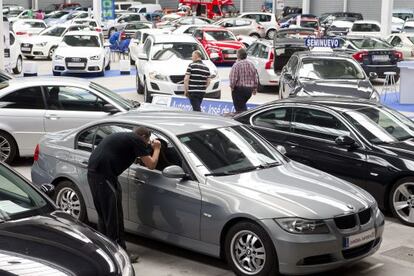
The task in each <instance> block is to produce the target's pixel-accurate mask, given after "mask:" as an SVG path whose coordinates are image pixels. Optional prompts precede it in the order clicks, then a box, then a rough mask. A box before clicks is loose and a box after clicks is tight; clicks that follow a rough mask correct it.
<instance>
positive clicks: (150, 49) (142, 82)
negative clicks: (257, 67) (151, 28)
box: [136, 34, 221, 102]
mask: <svg viewBox="0 0 414 276" xmlns="http://www.w3.org/2000/svg"><path fill="white" fill-rule="evenodd" d="M195 50H199V51H201V53H202V54H203V58H202V59H203V63H204V64H205V65H206V66H208V68H209V69H210V74H211V83H210V85H209V86H208V87H207V90H206V95H205V96H206V97H207V98H220V96H221V87H220V78H219V75H218V71H217V68H216V66H215V65H214V63H213V62H211V60H210V58H209V57H208V55H207V53H206V51H205V50H204V48H203V46H202V45H201V44H200V43H199V42H198V41H197V40H196V39H195V38H194V37H193V36H189V35H165V34H164V35H150V36H149V37H148V38H147V39H146V40H145V43H144V47H142V48H141V51H140V52H139V55H138V57H139V59H138V61H137V63H136V68H137V70H136V71H137V76H136V84H137V92H138V94H144V99H145V101H146V102H151V101H152V97H153V96H154V95H156V94H158V95H183V94H184V76H185V73H186V71H187V68H188V65H189V64H190V63H191V62H192V61H191V55H192V52H193V51H195Z"/></svg>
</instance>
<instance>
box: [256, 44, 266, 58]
mask: <svg viewBox="0 0 414 276" xmlns="http://www.w3.org/2000/svg"><path fill="white" fill-rule="evenodd" d="M257 48H258V51H257V57H258V58H263V59H267V57H268V56H269V51H268V48H267V46H266V45H263V44H259V47H257Z"/></svg>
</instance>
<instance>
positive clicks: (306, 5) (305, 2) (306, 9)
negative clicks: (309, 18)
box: [302, 0, 311, 14]
mask: <svg viewBox="0 0 414 276" xmlns="http://www.w3.org/2000/svg"><path fill="white" fill-rule="evenodd" d="M310 2H311V1H310V0H302V13H303V14H309V13H310Z"/></svg>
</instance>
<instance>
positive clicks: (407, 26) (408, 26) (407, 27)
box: [401, 19, 414, 33]
mask: <svg viewBox="0 0 414 276" xmlns="http://www.w3.org/2000/svg"><path fill="white" fill-rule="evenodd" d="M401 32H402V33H414V21H413V20H411V19H407V20H406V21H405V22H404V25H403V26H402V29H401Z"/></svg>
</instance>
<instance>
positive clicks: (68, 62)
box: [65, 57, 88, 70]
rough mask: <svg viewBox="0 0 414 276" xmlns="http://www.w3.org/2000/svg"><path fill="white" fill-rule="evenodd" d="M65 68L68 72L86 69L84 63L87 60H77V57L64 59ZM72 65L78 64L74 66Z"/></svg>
mask: <svg viewBox="0 0 414 276" xmlns="http://www.w3.org/2000/svg"><path fill="white" fill-rule="evenodd" d="M65 62H66V68H68V69H70V70H84V69H85V68H86V63H87V62H88V60H87V59H86V58H77V57H70V58H65ZM74 64H79V65H77V66H74Z"/></svg>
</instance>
